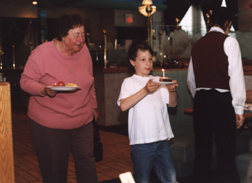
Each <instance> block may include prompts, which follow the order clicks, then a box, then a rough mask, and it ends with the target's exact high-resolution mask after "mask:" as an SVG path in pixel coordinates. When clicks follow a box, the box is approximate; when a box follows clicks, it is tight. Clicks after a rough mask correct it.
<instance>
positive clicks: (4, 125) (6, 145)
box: [0, 82, 15, 183]
mask: <svg viewBox="0 0 252 183" xmlns="http://www.w3.org/2000/svg"><path fill="white" fill-rule="evenodd" d="M0 162H1V163H0V182H6V183H15V175H14V155H13V139H12V117H11V95H10V83H7V82H0Z"/></svg>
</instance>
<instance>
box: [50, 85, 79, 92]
mask: <svg viewBox="0 0 252 183" xmlns="http://www.w3.org/2000/svg"><path fill="white" fill-rule="evenodd" d="M46 87H47V88H50V89H51V90H53V91H75V90H77V89H79V88H80V87H79V86H46Z"/></svg>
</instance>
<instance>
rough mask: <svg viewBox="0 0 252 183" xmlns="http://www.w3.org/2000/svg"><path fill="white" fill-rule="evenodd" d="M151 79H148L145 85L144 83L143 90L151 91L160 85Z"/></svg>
mask: <svg viewBox="0 0 252 183" xmlns="http://www.w3.org/2000/svg"><path fill="white" fill-rule="evenodd" d="M152 80H153V79H150V80H149V81H148V82H147V83H146V85H145V90H146V91H147V93H152V92H154V91H156V89H158V88H159V87H160V86H161V85H160V84H158V83H154V82H152Z"/></svg>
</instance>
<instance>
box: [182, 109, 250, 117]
mask: <svg viewBox="0 0 252 183" xmlns="http://www.w3.org/2000/svg"><path fill="white" fill-rule="evenodd" d="M184 113H187V114H192V113H193V108H185V109H184ZM243 116H244V118H245V119H248V118H252V110H244V114H243Z"/></svg>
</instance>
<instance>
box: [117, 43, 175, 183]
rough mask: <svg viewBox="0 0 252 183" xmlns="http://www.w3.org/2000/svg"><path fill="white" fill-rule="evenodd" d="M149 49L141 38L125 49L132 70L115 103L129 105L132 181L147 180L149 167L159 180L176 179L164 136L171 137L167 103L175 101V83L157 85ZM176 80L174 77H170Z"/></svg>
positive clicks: (142, 182) (168, 182)
mask: <svg viewBox="0 0 252 183" xmlns="http://www.w3.org/2000/svg"><path fill="white" fill-rule="evenodd" d="M152 54H153V51H152V49H151V47H150V46H149V45H148V44H147V43H146V42H144V41H137V42H134V43H133V44H132V45H131V46H130V48H129V50H128V56H129V61H130V64H131V65H132V66H133V67H134V69H135V74H134V75H133V76H131V77H128V78H126V79H125V80H124V81H123V84H122V87H121V92H120V95H119V99H118V101H117V104H118V105H119V106H120V108H121V110H122V111H126V110H128V109H129V116H128V131H129V140H130V145H131V160H132V163H133V176H134V179H135V182H136V183H148V182H149V175H150V172H151V169H152V167H154V170H155V172H156V174H157V176H158V178H159V179H160V181H161V182H162V183H174V182H176V173H175V169H174V165H173V160H172V156H171V151H170V147H169V144H168V140H169V139H171V138H173V133H172V130H171V126H170V121H169V116H168V111H167V104H168V103H169V106H170V107H175V106H176V105H177V94H176V87H177V86H178V84H177V83H175V84H172V85H167V86H161V85H160V84H158V83H155V82H153V80H157V81H158V78H159V77H158V76H151V75H149V73H150V71H151V70H152V67H153V62H152ZM174 82H176V80H174Z"/></svg>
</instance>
